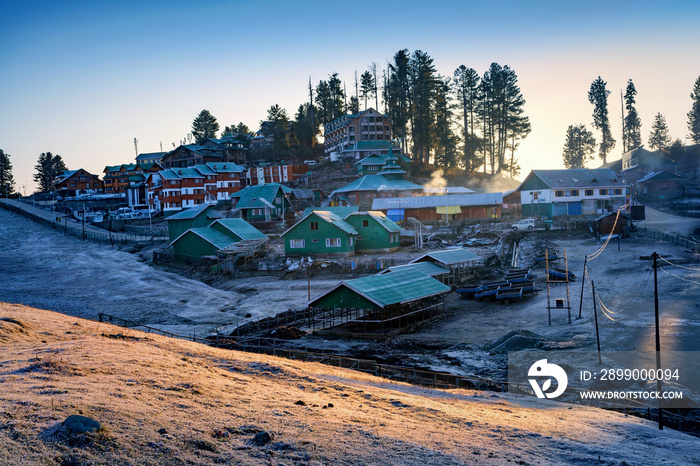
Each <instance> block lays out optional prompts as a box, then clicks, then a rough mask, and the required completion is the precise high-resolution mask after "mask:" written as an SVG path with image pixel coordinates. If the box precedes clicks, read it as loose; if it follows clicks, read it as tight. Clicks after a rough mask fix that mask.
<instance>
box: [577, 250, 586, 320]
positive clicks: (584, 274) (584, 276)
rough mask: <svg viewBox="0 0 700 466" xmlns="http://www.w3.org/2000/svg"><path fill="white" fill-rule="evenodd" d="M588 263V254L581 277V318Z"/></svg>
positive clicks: (579, 312) (579, 315)
mask: <svg viewBox="0 0 700 466" xmlns="http://www.w3.org/2000/svg"><path fill="white" fill-rule="evenodd" d="M587 263H588V256H586V257H584V259H583V274H582V275H583V276H582V277H581V302H580V303H579V305H578V318H579V319H580V318H581V309H583V287H584V285H585V284H586V264H587Z"/></svg>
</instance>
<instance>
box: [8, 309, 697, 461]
mask: <svg viewBox="0 0 700 466" xmlns="http://www.w3.org/2000/svg"><path fill="white" fill-rule="evenodd" d="M0 387H1V390H0V464H3V465H14V464H56V465H58V464H61V465H68V464H93V463H94V464H134V465H137V464H138V465H143V464H188V463H189V464H192V463H195V464H221V463H226V464H265V465H268V464H275V465H276V464H287V465H289V464H416V465H435V464H462V463H469V464H472V463H477V462H478V463H479V464H505V463H514V464H567V463H575V464H582V463H583V464H588V463H592V464H648V463H659V462H661V461H666V462H667V464H700V454H698V453H697V452H698V449H697V439H694V438H692V437H689V436H687V435H684V434H681V433H678V432H674V431H670V430H665V431H663V432H659V431H657V430H656V428H655V425H654V424H652V423H649V422H646V421H644V420H640V419H636V418H631V417H625V416H623V415H619V414H615V413H609V412H606V411H601V410H596V409H590V408H581V407H578V406H571V405H566V404H561V403H551V404H550V405H547V407H546V408H542V407H541V406H542V405H536V404H535V403H534V402H533V401H532V400H531V399H528V398H524V397H516V396H510V395H506V394H496V393H488V392H471V391H467V390H446V391H442V390H430V389H422V388H417V387H414V386H410V385H406V384H401V383H393V382H389V381H387V380H385V379H380V378H376V377H372V376H369V375H365V374H361V373H356V372H353V371H349V370H344V369H335V368H332V367H328V366H323V365H319V364H315V363H303V362H296V361H290V360H285V359H280V358H275V357H270V356H264V355H255V354H247V353H240V352H232V351H227V350H219V349H213V348H209V347H206V346H202V345H198V344H195V343H191V342H186V341H179V340H172V339H168V338H165V337H160V336H154V335H147V334H143V333H140V332H136V331H130V330H125V329H122V328H119V327H114V326H111V325H107V324H100V323H96V322H92V321H87V320H81V319H77V318H74V317H67V316H64V315H62V314H58V313H54V312H49V311H43V310H37V309H33V308H29V307H24V306H19V305H12V304H3V303H0ZM72 414H82V415H85V416H89V417H91V418H93V419H96V420H98V421H99V422H100V423H102V425H103V427H104V430H102V431H101V432H97V433H86V434H74V433H70V432H68V430H67V429H66V428H65V427H63V426H62V421H63V420H64V419H66V418H67V417H68V416H69V415H72ZM261 431H266V432H268V433H270V434H271V435H272V437H273V439H272V440H271V441H270V442H269V443H267V444H266V445H263V446H258V445H255V444H253V443H252V442H251V441H252V439H253V438H254V436H255V435H256V434H257V433H258V432H261Z"/></svg>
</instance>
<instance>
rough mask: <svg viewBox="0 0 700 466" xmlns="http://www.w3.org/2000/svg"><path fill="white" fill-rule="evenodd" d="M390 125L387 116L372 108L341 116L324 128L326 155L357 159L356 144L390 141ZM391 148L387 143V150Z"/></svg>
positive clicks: (332, 157)
mask: <svg viewBox="0 0 700 466" xmlns="http://www.w3.org/2000/svg"><path fill="white" fill-rule="evenodd" d="M391 130H392V124H391V121H390V120H389V118H388V117H387V115H382V114H381V113H379V112H378V111H376V110H375V109H373V108H368V109H367V110H365V111H363V112H360V113H357V114H354V115H343V116H341V117H340V118H337V119H335V120H333V121H332V122H330V123H328V124H327V125H326V126H325V128H324V133H323V135H324V136H323V137H324V149H325V152H326V154H327V155H329V156H330V157H331V159H334V158H336V157H352V158H354V159H359V158H362V157H361V152H360V151H358V148H357V145H356V144H357V143H359V142H362V141H391ZM389 147H391V144H390V143H389V144H388V146H387V150H388V148H389ZM373 153H377V152H373ZM368 155H370V153H367V154H365V156H368Z"/></svg>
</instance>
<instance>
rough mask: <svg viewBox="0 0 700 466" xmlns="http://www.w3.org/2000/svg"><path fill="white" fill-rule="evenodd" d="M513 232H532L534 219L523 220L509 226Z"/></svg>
mask: <svg viewBox="0 0 700 466" xmlns="http://www.w3.org/2000/svg"><path fill="white" fill-rule="evenodd" d="M511 227H512V228H513V230H516V231H517V230H533V229H534V228H535V219H534V218H524V219H522V220H520V221H519V222H518V223H514V224H512V225H511Z"/></svg>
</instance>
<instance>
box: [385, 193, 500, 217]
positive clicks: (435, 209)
mask: <svg viewBox="0 0 700 466" xmlns="http://www.w3.org/2000/svg"><path fill="white" fill-rule="evenodd" d="M502 205H503V194H501V193H474V194H445V195H439V196H417V197H403V198H391V199H389V198H386V199H374V201H373V202H372V210H380V211H382V212H385V213H386V214H387V216H388V217H389V218H390V219H392V220H393V221H395V222H399V221H403V220H405V219H407V218H409V217H413V218H416V219H417V220H419V221H421V222H429V221H434V222H437V221H441V220H443V221H444V220H445V219H447V220H448V221H449V222H453V221H456V220H468V219H481V218H500V217H501V206H502Z"/></svg>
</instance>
